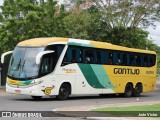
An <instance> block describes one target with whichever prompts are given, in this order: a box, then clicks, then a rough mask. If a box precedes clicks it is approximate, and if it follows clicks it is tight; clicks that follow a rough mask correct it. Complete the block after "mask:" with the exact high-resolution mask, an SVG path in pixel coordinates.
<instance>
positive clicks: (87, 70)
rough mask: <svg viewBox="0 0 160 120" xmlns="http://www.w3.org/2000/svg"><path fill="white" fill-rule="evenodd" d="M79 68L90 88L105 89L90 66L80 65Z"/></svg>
mask: <svg viewBox="0 0 160 120" xmlns="http://www.w3.org/2000/svg"><path fill="white" fill-rule="evenodd" d="M78 66H79V68H80V69H81V71H82V73H83V75H84V77H85V78H86V80H87V82H88V84H89V85H90V86H92V87H93V88H104V87H103V85H101V83H100V82H99V80H98V78H97V76H96V74H95V73H94V71H93V69H92V67H91V65H90V64H80V63H79V64H78Z"/></svg>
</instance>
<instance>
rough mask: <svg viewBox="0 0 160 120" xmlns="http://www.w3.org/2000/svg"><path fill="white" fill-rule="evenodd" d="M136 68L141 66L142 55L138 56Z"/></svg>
mask: <svg viewBox="0 0 160 120" xmlns="http://www.w3.org/2000/svg"><path fill="white" fill-rule="evenodd" d="M135 58H136V66H141V56H140V54H136V56H135Z"/></svg>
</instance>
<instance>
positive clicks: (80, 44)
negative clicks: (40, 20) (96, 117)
mask: <svg viewBox="0 0 160 120" xmlns="http://www.w3.org/2000/svg"><path fill="white" fill-rule="evenodd" d="M8 54H12V56H11V59H10V63H9V67H8V75H7V80H6V91H7V92H8V93H13V94H23V95H30V96H31V97H32V98H33V99H35V100H39V99H41V98H42V97H43V96H56V98H57V99H59V100H66V99H68V98H69V96H70V95H80V94H81V95H88V94H97V95H102V96H103V95H107V94H120V95H124V96H125V97H131V96H136V97H137V96H140V94H141V93H142V92H152V91H154V90H155V88H156V66H157V62H156V61H157V60H156V53H155V52H154V51H149V50H140V49H134V48H127V47H122V46H118V45H113V44H111V43H106V42H98V41H91V40H82V39H73V38H59V37H51V38H34V39H29V40H25V41H22V42H20V43H18V44H17V46H16V47H15V49H14V51H9V52H6V53H4V54H3V55H2V57H1V62H2V63H4V58H5V56H6V55H8Z"/></svg>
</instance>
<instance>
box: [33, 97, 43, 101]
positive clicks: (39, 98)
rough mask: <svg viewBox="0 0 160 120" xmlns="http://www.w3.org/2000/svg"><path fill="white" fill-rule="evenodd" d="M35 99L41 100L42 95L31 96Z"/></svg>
mask: <svg viewBox="0 0 160 120" xmlns="http://www.w3.org/2000/svg"><path fill="white" fill-rule="evenodd" d="M31 97H32V98H33V99H34V100H37V101H38V100H41V98H42V96H31Z"/></svg>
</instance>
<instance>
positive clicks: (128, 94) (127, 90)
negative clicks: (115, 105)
mask: <svg viewBox="0 0 160 120" xmlns="http://www.w3.org/2000/svg"><path fill="white" fill-rule="evenodd" d="M132 93H133V86H132V84H130V83H128V84H127V85H126V87H125V92H124V96H125V97H131V96H132Z"/></svg>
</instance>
